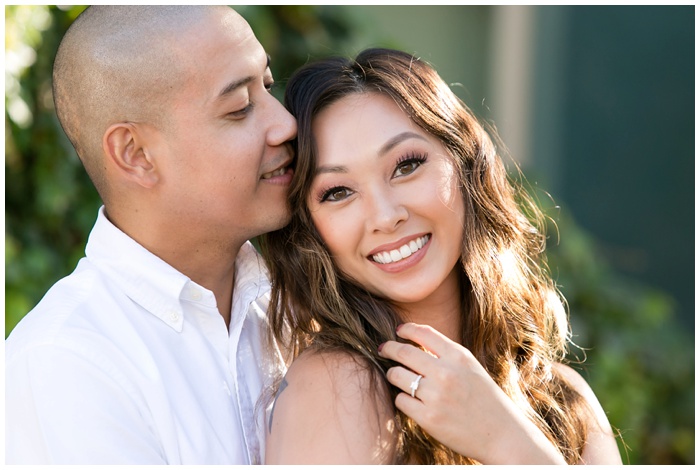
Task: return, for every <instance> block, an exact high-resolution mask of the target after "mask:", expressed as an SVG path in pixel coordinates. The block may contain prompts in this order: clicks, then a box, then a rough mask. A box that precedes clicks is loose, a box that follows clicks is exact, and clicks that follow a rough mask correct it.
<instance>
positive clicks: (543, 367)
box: [263, 49, 620, 464]
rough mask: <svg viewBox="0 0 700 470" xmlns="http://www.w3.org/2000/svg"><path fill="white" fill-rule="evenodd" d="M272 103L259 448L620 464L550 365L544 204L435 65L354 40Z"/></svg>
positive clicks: (295, 457) (553, 359) (323, 457)
mask: <svg viewBox="0 0 700 470" xmlns="http://www.w3.org/2000/svg"><path fill="white" fill-rule="evenodd" d="M285 101H286V105H287V107H288V108H289V109H290V111H291V112H292V114H293V115H294V116H295V117H296V118H297V120H298V138H297V139H298V140H297V163H296V169H295V180H294V182H293V185H292V189H291V196H290V198H291V205H292V220H291V223H290V224H289V225H288V226H287V227H285V228H284V229H282V230H280V231H277V232H274V233H271V234H269V235H268V236H267V237H266V238H265V239H264V240H263V252H264V254H265V256H266V259H267V261H268V263H269V265H270V266H271V278H272V283H273V291H272V297H271V299H272V300H271V305H270V310H269V311H270V315H271V317H270V318H271V323H272V327H273V330H274V332H275V336H276V338H277V340H278V341H279V342H281V343H283V345H284V346H285V347H288V348H290V349H289V350H290V351H292V356H293V359H294V361H293V363H292V364H291V366H290V368H289V370H288V373H287V375H286V376H285V377H284V379H283V380H282V381H281V383H280V385H279V389H278V392H277V397H276V400H275V404H274V407H273V411H272V415H271V417H270V422H269V429H268V433H269V435H268V443H267V451H266V456H267V463H428V464H434V463H483V464H502V463H620V454H619V452H618V450H617V446H616V442H615V438H614V436H613V434H612V431H611V429H610V425H609V424H608V422H607V419H606V418H605V414H604V413H603V412H602V409H601V407H600V405H599V403H598V401H597V399H596V398H595V396H594V395H593V394H592V392H591V391H590V388H589V387H588V386H587V384H586V383H585V381H584V380H583V379H582V378H581V377H580V376H579V375H578V374H577V373H575V372H574V371H573V370H572V369H571V368H569V367H568V366H565V365H563V364H562V363H561V361H562V360H563V358H564V355H565V351H566V346H567V341H568V325H567V320H566V315H565V313H564V311H563V308H562V304H561V300H560V299H559V297H558V295H557V291H556V289H555V287H554V284H553V282H552V280H551V279H550V278H549V277H548V275H547V273H546V270H545V266H544V259H543V255H542V250H543V247H544V235H543V231H542V225H543V223H542V219H543V217H542V215H541V213H540V212H539V211H538V210H537V208H536V206H535V205H534V204H533V203H532V202H531V201H530V199H528V197H527V195H526V194H525V193H524V192H522V191H520V190H516V189H514V187H513V186H512V185H511V184H510V182H509V180H508V177H507V174H506V171H505V168H504V166H503V163H502V161H501V160H500V158H499V156H498V155H497V154H496V151H495V148H494V146H493V144H492V142H491V140H490V139H489V137H488V135H487V133H486V132H485V131H484V129H483V128H482V127H481V126H480V125H479V123H478V122H477V120H476V119H475V118H474V116H473V115H472V114H471V113H470V112H469V111H468V110H467V109H466V107H465V106H464V105H463V104H462V103H461V101H460V100H459V99H458V98H457V97H456V96H455V95H454V94H453V93H452V92H451V90H450V89H449V87H448V86H447V85H446V84H445V83H444V82H443V81H442V80H441V79H440V77H439V76H438V75H437V73H436V72H435V71H434V70H433V69H432V68H430V67H429V66H428V65H427V64H425V63H424V62H422V61H420V60H419V59H417V58H415V57H412V56H411V55H408V54H405V53H402V52H398V51H393V50H386V49H370V50H366V51H364V52H362V53H361V54H360V55H359V56H358V57H357V58H356V59H355V60H354V61H353V60H346V59H340V58H334V59H327V60H324V61H321V62H318V63H314V64H310V65H307V66H305V67H303V68H302V69H301V70H299V71H298V72H297V73H296V74H295V75H294V76H293V77H292V78H291V79H290V81H289V83H288V86H287V92H286V97H285ZM526 214H527V216H526Z"/></svg>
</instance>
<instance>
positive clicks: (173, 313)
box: [168, 310, 180, 322]
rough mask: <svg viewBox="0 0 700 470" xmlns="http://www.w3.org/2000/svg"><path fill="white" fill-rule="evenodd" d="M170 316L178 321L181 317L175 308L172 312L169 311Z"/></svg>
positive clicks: (172, 319) (171, 319) (173, 320)
mask: <svg viewBox="0 0 700 470" xmlns="http://www.w3.org/2000/svg"><path fill="white" fill-rule="evenodd" d="M168 318H169V319H170V321H172V322H176V321H178V320H179V319H180V315H179V314H178V313H177V312H176V311H175V310H171V311H170V313H168Z"/></svg>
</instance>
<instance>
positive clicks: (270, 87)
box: [265, 82, 275, 91]
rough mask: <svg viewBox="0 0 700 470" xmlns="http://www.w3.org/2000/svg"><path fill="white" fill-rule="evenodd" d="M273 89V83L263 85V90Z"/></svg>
mask: <svg viewBox="0 0 700 470" xmlns="http://www.w3.org/2000/svg"><path fill="white" fill-rule="evenodd" d="M274 87H275V82H269V83H266V84H265V89H266V90H267V91H272V89H273V88H274Z"/></svg>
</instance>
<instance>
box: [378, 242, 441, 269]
mask: <svg viewBox="0 0 700 470" xmlns="http://www.w3.org/2000/svg"><path fill="white" fill-rule="evenodd" d="M425 235H430V234H422V235H410V236H408V237H404V238H402V239H401V240H398V241H396V242H394V243H389V244H386V245H382V246H379V247H377V248H376V249H374V250H372V252H371V253H370V254H369V255H368V257H367V258H368V259H369V261H371V262H372V264H373V265H374V266H376V267H377V268H379V269H381V270H382V271H384V272H387V273H397V272H400V271H404V270H406V269H409V268H411V267H413V266H415V265H416V264H418V263H419V262H420V261H421V260H422V259H423V257H425V255H426V253H427V251H428V248H429V247H430V244H431V242H432V240H433V237H432V235H430V236H429V238H428V241H427V242H426V243H425V244H424V245H423V246H422V247H421V249H419V250H418V251H416V252H415V253H412V254H411V255H410V256H408V257H406V258H404V259H402V260H400V261H395V262H391V263H387V264H381V263H377V262H376V261H374V260H373V259H372V256H373V255H376V254H378V253H382V252H390V251H392V250H396V249H399V248H400V247H402V246H403V245H406V244H408V243H410V242H411V241H413V240H415V239H417V238H420V237H422V236H425Z"/></svg>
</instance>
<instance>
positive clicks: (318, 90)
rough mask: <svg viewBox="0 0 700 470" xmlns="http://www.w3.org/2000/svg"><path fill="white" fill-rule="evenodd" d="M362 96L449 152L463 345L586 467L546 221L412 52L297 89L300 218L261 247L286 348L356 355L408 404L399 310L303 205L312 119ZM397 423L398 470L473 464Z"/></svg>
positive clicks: (308, 77)
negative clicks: (389, 106) (398, 376)
mask: <svg viewBox="0 0 700 470" xmlns="http://www.w3.org/2000/svg"><path fill="white" fill-rule="evenodd" d="M353 93H379V94H382V95H386V96H389V97H391V98H392V99H393V100H394V101H395V102H396V103H397V104H398V106H399V107H400V108H401V109H402V110H403V112H405V113H406V115H408V116H409V117H410V118H411V119H412V120H413V121H414V122H415V123H416V124H417V125H418V126H420V127H421V128H422V129H424V130H425V131H426V132H428V133H430V134H432V135H434V136H435V137H436V138H438V139H439V140H440V141H441V142H442V144H443V145H444V146H445V147H446V148H447V150H448V151H449V153H450V155H451V157H452V160H453V163H454V165H455V167H456V168H457V169H458V172H459V176H460V180H461V181H460V183H461V184H460V189H461V192H462V196H463V198H464V202H465V211H466V214H465V226H464V237H463V240H462V250H461V258H460V261H459V263H460V265H461V267H462V270H461V287H462V299H461V304H462V321H461V344H462V345H463V346H465V347H466V348H468V349H469V350H470V351H471V352H472V353H473V354H474V356H475V357H476V358H477V359H478V360H479V362H480V363H481V364H482V365H483V366H484V367H485V368H486V370H487V371H488V372H489V374H490V375H491V377H492V378H493V379H494V380H495V381H496V383H497V384H498V385H499V386H500V387H501V388H502V389H503V390H504V391H505V392H506V393H507V394H508V395H509V396H510V397H511V398H512V399H513V401H514V402H515V403H516V404H517V405H518V406H519V407H520V409H521V410H522V412H523V413H525V414H526V415H527V416H528V417H529V418H530V419H531V420H532V421H533V422H535V423H536V425H537V426H538V427H539V428H540V429H541V430H542V431H543V432H544V434H545V435H546V436H547V437H548V438H549V439H550V440H551V441H552V442H554V443H555V444H556V445H557V447H558V448H559V450H560V451H561V452H562V454H563V455H564V457H565V458H566V460H567V461H568V462H569V463H576V462H578V461H579V459H580V457H581V452H582V450H583V446H584V443H585V436H586V427H585V422H586V420H585V416H586V413H587V412H588V411H587V408H586V405H585V402H584V401H583V399H582V398H581V397H580V396H579V395H578V394H577V393H576V392H575V391H574V390H573V389H572V387H570V386H569V384H568V383H567V382H566V381H565V380H564V378H563V377H562V376H561V375H560V374H559V373H558V372H557V368H555V367H553V365H554V364H555V363H556V362H560V361H563V360H564V357H565V355H566V351H567V347H568V344H569V338H570V336H569V327H568V321H567V317H566V313H565V310H564V308H563V306H562V302H563V300H562V298H561V297H560V296H559V293H558V291H557V289H556V286H555V284H554V282H553V281H552V279H551V277H550V276H549V274H548V270H547V266H546V259H545V256H544V246H545V234H544V226H545V224H544V216H543V214H542V212H541V211H540V210H539V208H538V206H537V205H536V204H535V203H534V201H533V200H532V198H531V197H530V196H529V195H528V193H527V192H526V191H525V190H524V188H523V187H522V184H520V183H522V179H521V178H518V179H517V180H515V179H512V178H510V177H509V175H508V173H507V171H506V168H505V166H504V164H503V161H502V159H501V157H500V156H499V155H498V153H497V150H496V146H495V145H494V143H493V140H492V139H491V138H490V136H489V134H488V133H487V131H486V130H485V128H484V126H482V125H481V124H480V123H479V121H478V120H477V119H476V117H475V116H474V115H473V113H472V112H471V111H470V110H469V109H468V108H467V107H466V105H464V103H462V101H461V100H460V99H459V98H458V97H457V96H455V94H454V93H453V92H452V91H451V89H450V88H449V86H448V85H447V84H446V83H445V82H444V81H443V80H442V79H441V78H440V77H439V75H438V74H437V72H436V71H435V70H434V69H433V68H432V67H431V66H430V65H428V64H427V63H425V62H424V61H421V60H420V59H418V58H416V57H414V56H412V55H410V54H407V53H404V52H400V51H396V50H389V49H368V50H365V51H363V52H361V53H360V54H359V55H358V56H357V58H356V59H354V60H351V59H346V58H330V59H325V60H321V61H319V62H315V63H311V64H307V65H306V66H304V67H302V68H301V69H300V70H298V71H297V72H296V73H295V74H294V75H293V76H292V77H291V79H290V80H289V82H288V85H287V88H286V95H285V105H286V106H287V108H288V109H289V110H290V112H291V113H292V114H293V115H294V116H295V117H296V118H297V120H298V137H297V141H296V148H297V162H296V169H295V175H294V181H293V183H292V188H291V193H290V204H291V210H292V218H291V222H290V223H289V225H287V226H286V227H284V228H283V229H281V230H278V231H276V232H273V233H270V234H268V235H266V236H265V237H263V238H262V240H261V246H262V251H263V254H264V256H265V258H266V261H267V262H268V264H269V266H270V275H271V280H272V294H271V303H270V308H269V315H270V321H271V325H272V328H273V331H274V334H275V337H276V339H277V341H279V342H280V343H282V345H283V347H285V348H286V349H287V350H288V351H290V352H291V358H293V357H296V356H297V355H298V354H300V353H301V352H302V351H304V350H305V349H306V348H309V347H312V348H314V349H319V350H334V351H340V352H345V353H347V354H350V355H351V356H352V357H353V358H355V359H356V360H358V361H360V362H361V363H362V364H365V365H366V368H367V369H368V370H369V371H370V372H371V373H372V374H373V377H374V378H375V380H377V378H378V377H379V378H380V379H379V383H382V384H386V387H385V388H384V392H382V391H380V390H378V391H377V393H386V392H387V391H388V395H387V396H388V397H390V398H391V399H392V400H393V398H394V397H395V396H396V394H397V393H399V390H398V389H396V388H395V387H393V386H390V385H389V384H388V382H386V379H385V378H384V374H385V372H386V370H387V369H388V368H389V367H391V366H392V365H395V364H393V363H391V362H390V361H388V360H385V359H383V358H381V357H379V355H378V353H377V346H378V345H379V344H380V343H383V342H385V341H387V340H390V339H394V340H395V339H396V335H395V329H396V326H397V325H398V324H400V323H401V318H400V317H399V315H398V313H397V311H396V310H395V309H394V308H393V307H392V304H391V302H390V301H389V300H387V299H381V298H377V297H375V296H373V295H372V294H370V293H369V292H368V291H367V290H365V289H364V288H363V287H362V286H361V285H358V284H357V283H355V282H354V281H353V280H352V279H350V278H348V277H347V276H345V275H344V274H343V273H342V272H340V270H339V269H338V268H337V266H336V264H335V263H334V261H333V257H332V256H331V255H330V254H329V252H328V250H327V248H326V245H325V244H324V242H323V240H322V239H321V237H320V236H319V234H318V232H317V230H316V228H315V227H314V224H313V222H312V219H311V214H310V213H309V210H308V208H307V204H306V202H307V199H308V195H309V188H310V185H311V181H312V178H313V176H314V170H315V167H316V145H315V142H314V136H313V134H312V132H311V125H312V122H313V119H314V117H315V116H316V115H317V114H318V113H319V112H320V111H321V110H322V109H324V108H325V107H327V106H329V105H330V104H332V103H334V102H336V101H338V100H339V99H340V98H342V97H344V96H347V95H349V94H353ZM519 176H521V175H519ZM396 422H397V425H398V426H399V427H398V429H399V430H400V432H399V433H397V434H398V446H397V449H398V452H397V455H396V462H397V463H400V462H414V463H426V464H442V463H445V464H450V463H475V462H473V461H472V460H471V459H469V458H468V456H461V455H459V454H457V453H455V452H453V451H451V450H450V449H448V448H446V447H445V446H443V445H442V444H440V443H438V442H437V441H436V440H434V439H433V438H432V437H431V436H429V435H428V434H427V433H426V432H425V431H423V430H422V429H421V428H420V426H418V425H417V424H416V423H415V422H414V421H413V420H411V419H410V418H408V417H407V416H406V415H404V414H403V413H401V412H400V411H398V410H396ZM476 425H478V424H476Z"/></svg>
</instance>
